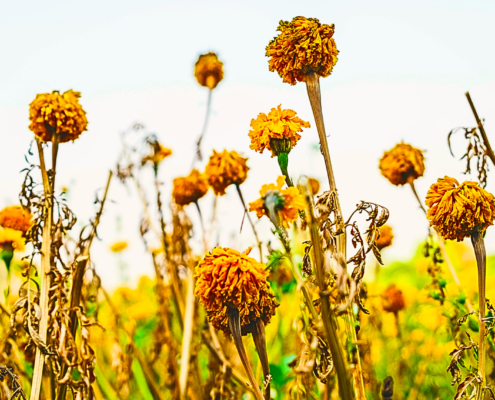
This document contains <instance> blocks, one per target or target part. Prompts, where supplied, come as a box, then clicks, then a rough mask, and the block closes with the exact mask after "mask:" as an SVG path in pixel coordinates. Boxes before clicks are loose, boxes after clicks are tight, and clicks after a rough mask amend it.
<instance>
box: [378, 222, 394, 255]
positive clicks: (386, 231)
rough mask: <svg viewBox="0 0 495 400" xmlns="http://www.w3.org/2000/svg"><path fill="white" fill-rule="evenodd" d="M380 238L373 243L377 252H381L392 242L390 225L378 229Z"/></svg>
mask: <svg viewBox="0 0 495 400" xmlns="http://www.w3.org/2000/svg"><path fill="white" fill-rule="evenodd" d="M379 231H380V237H379V238H378V239H377V240H376V241H375V244H376V247H378V250H382V249H384V248H385V247H389V246H391V245H392V242H393V240H394V233H393V232H392V227H391V226H390V225H383V226H382V227H381V228H379Z"/></svg>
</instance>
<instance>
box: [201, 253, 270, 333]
mask: <svg viewBox="0 0 495 400" xmlns="http://www.w3.org/2000/svg"><path fill="white" fill-rule="evenodd" d="M250 251H251V247H250V248H248V249H247V250H246V251H245V252H244V253H240V252H238V251H237V250H233V249H229V248H222V247H216V248H214V249H213V250H212V251H211V252H210V253H208V254H207V255H206V256H205V258H204V259H203V260H201V261H200V262H199V264H198V265H197V267H196V271H195V277H196V287H195V290H194V294H195V295H196V296H197V297H198V298H199V301H200V303H201V304H202V305H203V307H204V308H205V309H206V313H207V315H208V320H209V321H210V322H211V324H212V325H213V326H214V327H215V328H216V329H218V330H221V331H222V332H224V333H225V334H226V335H230V334H231V331H230V327H229V319H228V308H229V307H233V308H237V310H239V316H240V320H241V332H242V334H243V335H246V334H247V333H249V332H250V325H251V323H252V322H253V320H254V319H261V320H262V321H263V322H264V323H265V324H268V323H269V322H270V319H271V317H272V316H273V315H275V308H276V307H277V306H278V304H277V302H276V300H275V294H274V293H273V292H272V290H271V289H270V284H269V282H268V281H267V277H268V271H266V270H265V268H266V266H265V264H262V263H259V262H258V261H256V260H255V259H254V258H251V257H249V256H248V255H249V252H250Z"/></svg>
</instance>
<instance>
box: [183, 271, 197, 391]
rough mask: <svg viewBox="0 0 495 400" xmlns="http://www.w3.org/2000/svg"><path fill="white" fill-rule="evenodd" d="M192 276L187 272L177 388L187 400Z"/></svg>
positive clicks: (192, 296) (190, 272)
mask: <svg viewBox="0 0 495 400" xmlns="http://www.w3.org/2000/svg"><path fill="white" fill-rule="evenodd" d="M194 308H195V302H194V274H193V272H192V271H191V270H190V269H188V270H187V298H186V315H185V321H184V333H183V337H182V357H181V364H180V375H179V386H180V393H181V399H183V400H186V399H187V377H188V373H189V362H190V357H191V341H192V335H193V328H194Z"/></svg>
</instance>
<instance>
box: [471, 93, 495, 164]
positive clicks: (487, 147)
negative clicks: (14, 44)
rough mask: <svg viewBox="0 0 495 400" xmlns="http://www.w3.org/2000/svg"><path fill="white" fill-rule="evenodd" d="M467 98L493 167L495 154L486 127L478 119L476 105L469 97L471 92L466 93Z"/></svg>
mask: <svg viewBox="0 0 495 400" xmlns="http://www.w3.org/2000/svg"><path fill="white" fill-rule="evenodd" d="M466 97H467V99H468V102H469V105H470V106H471V110H472V111H473V114H474V118H475V119H476V123H477V124H478V128H479V130H480V132H481V137H482V138H483V142H485V146H486V151H487V153H488V157H490V160H492V163H493V165H495V154H494V153H493V150H492V146H490V142H489V140H488V136H486V132H485V127H484V126H483V122H481V119H480V117H478V113H477V112H476V108H475V107H474V103H473V100H471V96H470V95H469V92H466Z"/></svg>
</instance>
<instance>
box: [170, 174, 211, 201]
mask: <svg viewBox="0 0 495 400" xmlns="http://www.w3.org/2000/svg"><path fill="white" fill-rule="evenodd" d="M173 186H174V188H173V190H172V196H173V198H174V200H175V202H176V203H177V204H179V205H180V206H186V205H188V204H190V203H193V202H196V201H198V200H199V199H200V198H201V197H203V196H204V195H205V194H206V192H208V182H207V181H206V179H205V177H204V176H203V175H202V174H201V173H200V172H199V171H198V170H197V169H193V170H192V171H191V173H190V174H189V175H188V176H184V177H180V178H175V179H174V182H173Z"/></svg>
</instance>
